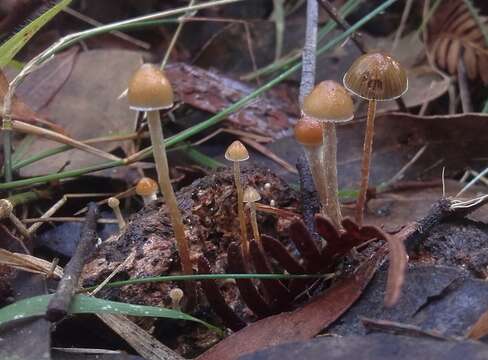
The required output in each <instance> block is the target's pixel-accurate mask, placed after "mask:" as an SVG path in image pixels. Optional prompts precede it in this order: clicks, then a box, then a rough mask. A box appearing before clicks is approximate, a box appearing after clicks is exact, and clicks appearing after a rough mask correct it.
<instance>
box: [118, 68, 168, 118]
mask: <svg viewBox="0 0 488 360" xmlns="http://www.w3.org/2000/svg"><path fill="white" fill-rule="evenodd" d="M173 98H174V96H173V87H172V86H171V83H170V82H169V80H168V79H167V78H166V76H165V75H164V72H162V71H161V70H159V68H157V67H156V66H154V65H151V64H143V65H142V66H141V67H140V68H139V69H138V70H137V71H136V72H135V73H134V75H132V78H131V79H130V81H129V87H128V93H127V99H128V100H129V106H130V108H131V109H132V110H137V111H153V110H161V109H169V108H171V107H172V106H173Z"/></svg>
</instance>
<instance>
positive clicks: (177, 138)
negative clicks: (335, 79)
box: [0, 0, 397, 190]
mask: <svg viewBox="0 0 488 360" xmlns="http://www.w3.org/2000/svg"><path fill="white" fill-rule="evenodd" d="M396 1H397V0H386V1H385V2H383V3H382V4H381V5H380V6H378V7H377V8H376V9H374V10H373V11H371V12H370V13H369V14H367V15H366V16H364V17H363V18H362V19H361V20H359V21H357V22H356V23H355V24H353V25H352V26H351V27H350V28H349V29H348V30H347V31H344V32H343V33H341V34H340V35H338V36H336V37H335V38H334V39H332V40H330V41H329V42H328V43H327V44H325V45H324V46H322V47H320V48H319V49H318V50H317V56H318V55H321V54H323V53H325V52H326V51H328V50H329V49H331V48H332V47H333V46H335V45H337V44H340V43H341V42H342V41H343V40H344V39H346V38H347V37H348V36H350V35H351V34H352V33H353V32H355V31H357V30H358V29H359V28H360V27H362V26H363V25H364V24H366V23H367V22H368V21H370V20H371V19H373V18H374V17H375V16H376V15H378V14H380V13H381V12H383V11H384V10H385V9H386V8H388V7H389V6H391V5H392V4H394V3H395V2H396ZM300 68H301V63H297V64H295V65H293V66H292V67H290V68H289V69H287V70H286V71H284V72H283V73H281V74H280V75H279V76H277V77H276V78H274V79H273V80H271V81H269V82H268V83H266V84H265V85H263V86H261V87H260V88H258V89H256V90H255V91H254V92H252V93H251V94H249V95H247V96H245V97H243V98H242V99H240V100H239V101H237V102H236V103H234V104H233V105H231V106H229V107H227V108H226V109H224V110H222V111H221V112H219V113H218V114H215V115H214V116H212V117H210V118H209V119H207V120H205V121H203V122H201V123H200V124H197V125H195V126H193V127H191V128H189V129H186V130H183V131H182V132H180V133H178V134H176V135H174V136H172V137H171V138H169V139H167V140H166V146H167V147H170V146H173V145H175V144H177V143H179V142H181V141H184V140H186V139H188V138H190V137H192V136H193V135H195V134H197V133H200V132H201V131H203V130H205V129H207V128H209V127H211V126H214V125H216V124H218V123H219V122H221V121H223V120H225V119H226V118H227V116H229V115H230V114H232V113H233V112H235V111H237V110H239V109H241V108H242V107H244V106H245V105H246V104H247V103H249V102H250V101H251V100H254V99H255V98H256V97H258V96H260V95H262V94H264V93H265V92H266V91H268V90H270V89H271V88H273V87H274V86H276V85H277V84H279V83H281V82H282V81H284V80H285V79H287V78H288V77H289V76H290V75H292V74H294V73H295V72H296V71H298V70H299V69H300ZM151 153H152V147H148V148H146V149H144V151H143V154H142V156H143V157H144V158H145V157H148V156H150V155H151ZM124 164H125V163H124V161H120V160H119V161H111V162H106V163H102V164H98V165H93V166H89V167H85V168H82V169H77V170H70V171H63V172H59V173H56V174H50V175H45V176H38V177H33V178H29V179H23V180H16V181H10V182H5V183H3V184H0V190H8V189H14V188H17V187H20V186H30V185H34V184H41V183H46V182H49V181H53V180H60V179H66V178H72V177H78V176H81V175H84V174H87V173H90V172H94V171H98V170H104V169H109V168H113V167H116V166H121V165H124Z"/></svg>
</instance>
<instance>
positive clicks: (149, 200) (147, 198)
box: [142, 193, 158, 206]
mask: <svg viewBox="0 0 488 360" xmlns="http://www.w3.org/2000/svg"><path fill="white" fill-rule="evenodd" d="M157 199H158V196H157V195H156V193H154V194H151V195H148V196H143V197H142V201H143V202H144V206H147V205H149V204H150V203H152V202H153V201H155V200H157Z"/></svg>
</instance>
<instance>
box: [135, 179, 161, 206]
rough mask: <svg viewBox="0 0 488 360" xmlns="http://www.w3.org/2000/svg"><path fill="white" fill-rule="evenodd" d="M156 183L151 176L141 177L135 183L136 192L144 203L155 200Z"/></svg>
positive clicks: (147, 203)
mask: <svg viewBox="0 0 488 360" xmlns="http://www.w3.org/2000/svg"><path fill="white" fill-rule="evenodd" d="M157 193H158V183H157V182H156V181H154V180H153V179H151V178H148V177H143V178H141V179H140V180H139V181H138V182H137V185H136V194H137V195H139V196H140V197H142V200H143V201H144V205H149V204H150V203H152V202H153V201H155V200H157V198H158V197H157Z"/></svg>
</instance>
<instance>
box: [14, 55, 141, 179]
mask: <svg viewBox="0 0 488 360" xmlns="http://www.w3.org/2000/svg"><path fill="white" fill-rule="evenodd" d="M140 64H141V55H140V53H138V52H132V51H122V50H94V51H86V52H82V53H80V54H79V55H78V58H77V61H76V63H75V65H74V68H73V70H72V72H71V75H70V76H69V79H68V80H67V81H66V83H65V84H64V85H63V86H62V87H61V89H60V90H59V92H58V93H57V94H56V96H55V97H54V98H53V99H52V100H51V101H50V102H49V104H48V106H47V107H45V109H44V112H45V113H47V114H49V116H50V118H51V119H55V121H56V123H57V124H58V125H61V126H63V128H64V129H65V130H66V132H67V133H69V134H70V136H71V137H72V138H74V139H77V140H84V139H88V138H94V137H99V136H104V135H115V134H120V133H129V132H131V131H132V128H133V123H134V112H133V111H130V110H129V106H128V105H127V102H126V100H117V97H118V96H119V94H120V93H121V92H122V91H123V90H124V89H125V88H126V87H127V82H128V79H129V78H130V76H131V75H132V73H133V71H134V70H135V69H137V67H138V66H139V65H140ZM26 81H28V79H27V80H26ZM121 144H124V143H123V142H120V141H119V142H108V143H104V144H101V145H100V147H99V148H100V149H102V150H104V151H106V152H110V151H112V150H114V149H115V148H116V147H119V146H122V145H121ZM57 146H59V144H57V143H54V142H52V141H49V140H45V139H38V140H36V141H35V142H34V143H33V144H32V145H31V147H30V148H29V150H28V154H27V155H26V156H30V155H33V154H37V153H39V152H41V151H43V150H46V149H50V148H53V147H57ZM97 146H98V145H97ZM68 162H69V164H68V166H67V167H66V168H65V169H66V170H72V169H77V168H80V167H83V166H88V165H93V164H97V163H100V159H99V158H98V157H95V156H92V155H90V154H87V153H85V152H80V151H78V150H70V151H67V152H64V153H61V154H58V155H55V156H53V157H50V158H47V159H44V160H42V161H39V162H36V163H34V164H32V165H29V166H27V167H25V168H22V169H21V175H22V176H25V177H29V176H38V175H45V174H49V173H53V172H56V171H59V169H60V168H61V167H62V166H63V165H65V164H66V163H68Z"/></svg>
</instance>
